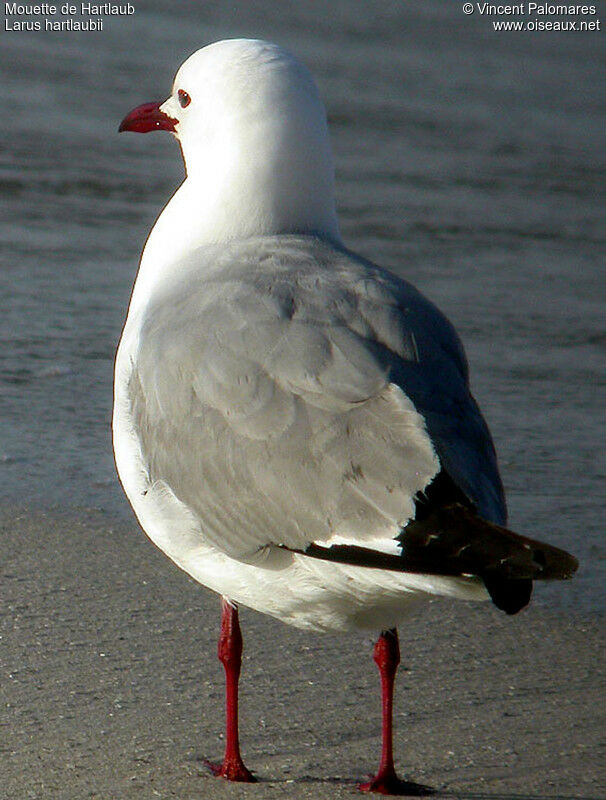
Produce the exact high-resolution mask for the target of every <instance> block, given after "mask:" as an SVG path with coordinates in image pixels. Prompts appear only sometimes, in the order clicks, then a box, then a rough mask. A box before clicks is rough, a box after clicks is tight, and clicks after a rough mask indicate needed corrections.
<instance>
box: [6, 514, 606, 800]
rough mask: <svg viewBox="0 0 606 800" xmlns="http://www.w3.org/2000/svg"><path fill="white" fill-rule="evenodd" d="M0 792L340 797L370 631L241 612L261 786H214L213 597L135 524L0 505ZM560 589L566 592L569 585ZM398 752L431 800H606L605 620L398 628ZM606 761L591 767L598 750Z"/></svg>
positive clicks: (431, 620)
mask: <svg viewBox="0 0 606 800" xmlns="http://www.w3.org/2000/svg"><path fill="white" fill-rule="evenodd" d="M0 520H1V525H2V535H1V537H0V542H1V552H0V565H1V574H2V587H3V588H2V594H3V602H2V606H1V619H0V621H1V634H2V641H1V642H0V659H1V667H2V672H1V674H2V682H1V691H2V698H1V700H2V719H1V722H2V732H3V733H2V737H1V739H0V797H2V798H11V800H12V799H13V798H18V799H19V800H21V798H44V799H45V800H50V799H51V798H61V799H62V800H63V799H65V800H71V798H74V799H75V798H78V799H80V798H102V800H122V799H124V800H128V799H129V798H141V799H143V798H157V797H160V798H180V800H189V798H192V800H193V798H217V799H218V800H220V799H221V798H260V799H261V800H272V798H282V797H287V798H319V799H320V800H321V799H322V798H345V797H355V796H357V793H356V783H357V782H358V781H361V780H364V779H365V778H366V777H367V775H368V774H370V773H371V772H372V771H373V769H374V768H375V767H376V765H377V761H378V756H379V747H380V709H379V685H378V674H377V671H376V667H375V665H374V663H373V662H372V658H371V652H372V638H371V637H370V636H365V635H363V634H362V635H356V636H340V637H332V636H316V635H313V634H308V633H304V632H300V631H297V630H295V629H292V628H289V627H287V626H285V625H281V624H280V623H279V622H276V621H273V620H270V619H268V618H264V617H262V616H260V615H258V614H256V613H254V612H251V611H247V610H245V609H243V610H242V612H241V622H242V628H243V634H244V646H245V657H244V664H243V674H242V681H241V706H242V708H241V738H242V747H243V753H244V757H245V760H246V763H247V765H248V766H249V768H250V769H252V770H253V771H254V772H255V774H256V775H257V777H258V779H259V783H257V784H256V785H249V786H243V785H230V784H227V783H225V782H224V781H222V780H219V779H216V778H213V777H211V776H210V774H209V772H208V771H207V769H206V767H205V765H204V762H203V759H204V758H210V759H215V760H220V758H221V756H222V735H221V734H222V728H223V676H222V668H221V665H220V664H219V662H218V661H217V659H216V637H217V633H218V623H219V603H218V598H216V597H215V596H214V595H212V594H211V593H210V592H208V591H207V590H205V589H203V588H201V587H199V586H198V585H196V584H195V583H194V582H193V581H191V580H190V579H189V578H188V577H187V576H186V575H185V574H184V573H182V572H180V571H179V570H178V569H177V568H176V567H175V566H174V565H172V564H171V563H170V562H169V561H168V560H167V559H166V557H165V556H163V555H162V554H161V553H159V552H158V551H157V550H156V549H155V548H154V547H153V545H152V544H151V543H150V542H149V541H148V540H147V539H146V537H145V536H144V535H143V534H142V533H141V532H140V531H139V530H138V528H137V525H136V523H135V522H134V520H133V521H132V522H130V521H128V520H126V521H125V520H121V519H116V518H113V519H112V518H111V517H110V515H108V514H104V513H102V512H100V511H91V510H87V509H82V510H81V511H78V512H73V511H71V512H70V513H69V514H68V513H62V512H60V511H57V510H54V511H49V512H46V513H42V512H39V511H36V512H35V513H32V512H31V511H28V510H23V509H21V510H19V509H14V508H5V509H3V511H2V513H1V515H0ZM567 588H568V587H567V586H566V585H564V586H562V587H561V591H562V592H566V590H567ZM400 642H401V649H402V667H401V670H400V673H399V676H398V683H397V687H396V688H397V695H396V719H395V725H396V734H395V754H396V760H397V764H398V766H399V768H400V770H401V772H402V773H404V774H406V776H407V777H408V778H409V779H411V780H414V781H418V782H420V783H423V784H427V785H429V786H432V787H434V788H435V789H437V790H438V797H458V798H475V800H480V799H483V798H486V799H488V798H490V800H498V798H509V799H510V800H511V799H513V798H526V799H530V798H532V799H533V800H538V798H560V799H561V798H568V797H570V798H600V797H604V796H605V795H606V780H605V775H604V770H603V767H602V768H601V762H600V758H599V744H600V735H601V733H602V727H603V726H602V720H603V713H602V708H603V698H604V692H603V688H604V682H603V678H602V676H601V673H602V666H603V658H604V647H603V645H604V619H603V616H602V615H600V614H599V613H598V612H590V611H586V612H583V613H580V612H578V611H576V610H575V609H574V608H573V609H572V610H571V609H569V608H567V607H566V608H564V609H563V608H560V607H557V606H556V607H554V606H553V605H551V606H550V605H549V604H547V603H546V602H545V601H544V600H543V601H542V600H541V593H540V591H539V596H538V599H537V602H536V603H534V604H533V606H531V607H530V608H529V609H527V610H526V611H525V612H523V613H521V614H519V615H517V616H516V617H514V618H508V617H506V616H505V615H503V614H501V613H500V612H498V611H496V609H494V608H493V607H492V606H490V605H488V604H483V605H474V606H472V605H468V604H463V603H451V602H447V601H435V602H432V603H429V604H428V605H427V606H426V607H425V608H424V610H423V611H422V612H421V613H419V614H417V615H416V616H415V617H414V618H411V619H410V621H409V623H408V625H406V626H402V627H401V629H400ZM602 763H603V762H602Z"/></svg>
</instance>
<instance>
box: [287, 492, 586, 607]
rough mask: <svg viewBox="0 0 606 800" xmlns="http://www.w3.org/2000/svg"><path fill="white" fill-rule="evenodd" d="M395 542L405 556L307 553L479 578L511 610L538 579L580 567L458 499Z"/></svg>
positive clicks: (315, 548)
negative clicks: (504, 526) (487, 519)
mask: <svg viewBox="0 0 606 800" xmlns="http://www.w3.org/2000/svg"><path fill="white" fill-rule="evenodd" d="M397 541H398V543H399V545H400V547H401V548H402V553H401V555H389V554H387V553H382V552H379V551H377V550H372V549H371V548H368V547H359V546H357V545H345V544H343V545H333V546H332V547H323V546H321V545H317V544H311V545H309V547H307V548H306V549H305V550H304V551H303V552H304V553H305V555H308V556H311V557H312V558H321V559H323V560H327V561H335V562H338V563H342V564H352V565H356V566H363V567H374V568H376V569H387V570H394V571H398V572H415V573H423V574H426V575H449V576H453V577H455V576H458V577H470V576H476V577H479V578H481V579H482V580H483V581H484V585H485V586H486V591H487V592H488V594H489V595H490V597H491V599H492V601H493V603H494V604H495V605H496V606H497V608H500V609H502V610H503V611H505V612H506V613H507V614H516V613H517V612H518V611H520V610H521V609H522V608H524V606H526V605H528V603H529V601H530V596H531V594H532V582H533V581H534V580H567V579H568V578H571V577H572V576H573V574H574V573H575V572H576V570H577V568H578V566H579V564H578V561H577V560H576V558H574V556H571V555H570V553H567V552H566V551H565V550H560V548H558V547H554V546H553V545H550V544H545V543H544V542H538V541H536V540H535V539H529V538H527V537H526V536H520V535H519V534H517V533H514V532H513V531H510V530H508V529H507V528H503V527H502V526H500V525H495V524H494V523H492V522H487V521H486V520H484V519H482V518H481V517H478V516H477V514H475V513H474V512H473V511H472V510H470V509H469V508H466V507H465V506H463V505H461V504H460V503H451V504H450V505H447V506H443V507H441V508H438V509H435V510H433V511H431V512H430V513H429V514H428V515H427V516H426V517H424V518H423V519H421V520H414V521H413V522H409V523H408V525H406V527H405V528H403V529H402V531H401V532H400V534H399V535H398V537H397Z"/></svg>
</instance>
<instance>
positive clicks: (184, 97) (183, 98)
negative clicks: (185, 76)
mask: <svg viewBox="0 0 606 800" xmlns="http://www.w3.org/2000/svg"><path fill="white" fill-rule="evenodd" d="M177 97H178V98H179V104H180V106H181V108H187V106H188V105H189V104H190V103H191V97H190V96H189V95H188V94H187V92H186V91H184V90H183V89H179V91H178V92H177Z"/></svg>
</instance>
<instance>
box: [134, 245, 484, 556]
mask: <svg viewBox="0 0 606 800" xmlns="http://www.w3.org/2000/svg"><path fill="white" fill-rule="evenodd" d="M267 247H269V246H268V245H267ZM310 247H311V251H310ZM262 256H263V257H262ZM222 258H223V260H224V261H225V260H228V261H229V267H228V268H226V267H225V266H223V268H222V269H217V270H216V271H215V272H214V274H213V275H211V276H210V277H207V278H206V279H205V280H199V281H192V280H190V281H189V282H188V283H187V284H183V285H182V286H175V287H174V288H173V289H171V291H170V292H169V293H168V294H165V295H163V296H162V297H159V298H158V300H157V302H155V303H152V304H150V306H149V308H148V311H147V315H146V319H145V321H144V324H143V326H142V330H141V338H140V346H139V352H138V355H137V359H136V363H135V366H134V369H133V374H132V377H131V381H130V385H129V391H130V395H131V403H132V407H133V413H134V417H135V419H136V425H137V429H138V435H139V439H140V442H141V449H142V453H143V455H144V459H145V461H146V464H147V469H148V474H149V480H150V482H152V483H153V482H158V481H160V482H163V483H165V484H167V485H168V486H169V487H170V489H171V490H172V492H173V493H174V494H175V495H176V496H177V498H178V499H179V500H180V501H181V502H183V503H185V504H186V505H187V506H188V507H189V508H190V509H191V510H192V511H193V512H194V513H195V514H196V515H197V517H198V518H199V520H200V522H201V526H202V528H203V530H204V533H205V536H206V537H207V538H208V540H209V541H211V542H212V543H213V544H214V545H215V546H216V547H218V548H220V549H221V550H223V551H224V552H226V553H228V554H229V555H231V556H232V557H235V558H240V559H247V558H250V557H252V556H253V554H254V553H256V552H257V551H258V550H260V549H262V548H264V547H265V546H267V545H268V544H283V545H285V546H287V547H292V548H297V549H303V548H305V547H306V546H307V545H309V544H310V543H311V542H314V541H315V542H323V543H334V542H339V541H348V542H359V543H366V544H372V545H374V546H377V543H380V542H381V541H383V540H386V541H390V540H393V539H394V537H395V536H397V534H398V532H399V530H400V529H401V527H402V526H403V525H405V524H407V522H408V521H409V520H410V519H412V518H413V517H414V501H415V496H416V495H417V493H419V492H422V491H423V490H424V489H425V488H426V487H427V486H428V484H429V483H430V482H431V480H432V479H433V478H434V477H435V475H436V474H437V473H438V472H439V471H440V469H441V468H447V469H448V470H449V473H451V477H452V478H453V479H454V480H455V482H457V484H458V485H460V487H461V488H462V490H463V491H465V492H466V493H468V495H469V496H470V499H472V501H473V502H475V503H476V504H478V505H479V506H482V505H485V506H486V508H487V509H488V511H489V513H491V514H492V517H493V518H497V521H498V513H492V511H491V509H490V508H489V506H490V502H491V500H490V491H488V492H484V494H485V495H486V497H487V498H488V500H486V499H485V497H484V494H482V492H483V490H480V493H478V490H477V488H476V487H477V486H478V485H481V484H482V479H481V478H482V476H483V475H487V476H488V477H487V478H486V480H485V482H486V483H487V484H488V485H489V487H493V486H494V485H496V486H497V491H496V494H497V495H498V487H499V486H500V483H499V482H498V474H496V467H495V466H494V462H492V463H491V461H490V457H491V453H492V458H493V459H494V454H493V451H492V450H491V448H492V444H491V442H490V437H489V436H488V433H487V431H486V429H485V425H484V423H483V420H482V418H481V416H480V415H479V412H478V411H477V408H476V407H475V404H474V403H473V400H472V399H471V398H470V397H469V392H468V389H467V383H466V375H465V367H464V359H463V360H461V359H462V356H461V353H460V345H459V344H458V340H457V339H456V336H455V338H454V340H451V336H452V335H454V334H452V333H451V331H450V329H449V327H448V323H446V322H445V321H444V320H443V317H441V315H439V312H437V311H435V309H433V307H432V306H431V305H430V304H428V303H427V301H425V300H424V299H423V298H422V297H421V296H420V295H418V293H416V292H415V290H414V289H412V287H409V286H408V285H407V284H404V283H402V282H400V281H397V279H395V278H393V277H392V276H390V275H389V274H388V273H382V272H380V271H373V270H374V268H371V267H370V266H369V265H366V264H364V263H362V262H360V261H359V260H356V259H354V258H352V257H351V256H349V255H348V254H346V253H344V252H341V251H336V250H334V249H333V248H331V247H330V246H328V245H322V244H321V243H316V244H314V245H313V246H311V245H310V244H309V243H308V242H305V241H301V242H297V241H296V240H295V241H293V242H290V244H289V247H288V248H286V249H285V248H284V244H283V243H282V242H280V243H279V244H278V243H277V244H276V245H275V247H274V249H273V250H271V248H270V252H269V253H267V252H266V253H265V254H260V253H259V252H253V253H251V252H248V251H245V252H238V251H237V250H236V251H235V252H234V251H233V250H232V251H231V252H230V253H227V254H224V255H223V256H222ZM432 326H433V332H432ZM442 326H446V327H444V328H443V329H442ZM436 331H437V333H436ZM442 339H443V341H442ZM439 395H442V399H439ZM486 437H488V438H487V441H486ZM432 438H435V442H432ZM461 441H462V442H463V445H462V446H461ZM457 448H460V450H461V454H458V453H457V452H456V451H457ZM467 451H469V452H467ZM484 462H486V463H484ZM495 474H496V481H495Z"/></svg>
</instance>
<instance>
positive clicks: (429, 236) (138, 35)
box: [0, 0, 606, 609]
mask: <svg viewBox="0 0 606 800" xmlns="http://www.w3.org/2000/svg"><path fill="white" fill-rule="evenodd" d="M3 5H4V4H3ZM133 5H134V7H135V13H134V14H133V15H130V16H114V17H111V16H106V17H105V18H104V25H103V30H102V31H98V32H80V33H78V32H70V31H63V32H45V31H41V32H28V31H14V30H11V31H7V30H6V24H4V25H3V27H4V28H5V30H3V31H2V48H1V52H0V105H1V108H2V112H1V115H0V119H1V123H0V124H1V126H2V131H3V135H2V141H1V143H0V185H1V187H2V194H1V200H0V202H1V207H2V215H1V219H0V241H1V250H2V256H1V259H2V263H1V271H0V336H1V347H0V425H1V426H2V433H1V436H0V503H3V504H4V506H5V507H11V508H14V507H20V508H22V509H23V510H25V511H26V512H27V510H28V509H34V508H36V509H40V508H41V509H44V510H46V511H48V513H61V514H62V515H67V516H68V517H71V518H73V519H76V518H79V517H82V516H84V515H86V513H87V510H92V509H95V510H97V511H98V510H100V511H101V512H103V513H105V514H106V515H107V518H108V519H109V520H111V519H116V518H119V519H121V520H129V519H131V512H130V509H129V507H128V505H127V502H126V500H125V498H124V496H123V494H122V491H121V488H120V486H119V484H118V481H117V478H116V475H115V471H114V466H113V458H112V450H111V432H110V420H111V404H112V367H113V358H114V353H115V349H116V346H117V343H118V340H119V336H120V331H121V326H122V323H123V321H124V317H125V314H126V309H127V305H128V300H129V295H130V290H131V287H132V283H133V280H134V278H135V274H136V267H137V261H138V257H139V254H140V252H141V249H142V246H143V244H144V241H145V238H146V236H147V233H148V232H149V229H150V228H151V226H152V224H153V222H154V220H155V218H156V217H157V215H158V214H159V212H160V210H161V208H162V207H163V205H164V204H165V203H166V202H167V200H168V199H169V198H170V196H171V194H172V193H173V192H174V190H175V188H176V187H177V186H178V184H179V182H180V181H181V180H182V177H183V168H182V163H181V159H180V154H179V151H178V147H177V145H176V143H175V142H174V140H173V139H172V137H170V136H166V135H160V134H157V135H155V134H154V135H151V136H130V135H127V134H124V135H120V136H119V135H118V133H117V128H118V124H119V122H120V120H121V119H122V117H123V116H124V115H125V113H126V112H127V111H129V110H130V109H131V108H132V107H133V106H135V105H138V104H139V103H141V102H144V101H149V100H155V99H162V98H164V97H165V96H166V95H167V94H168V93H169V91H170V87H171V83H172V78H173V75H174V73H175V71H176V69H177V68H178V67H179V65H180V64H181V63H182V62H183V61H184V60H185V58H186V57H187V56H188V55H189V54H190V53H191V52H193V51H194V50H196V49H198V48H199V47H201V46H203V45H205V44H208V43H210V42H212V41H215V40H217V39H221V38H233V37H239V36H245V37H256V38H257V37H258V38H267V39H271V40H274V41H276V42H278V43H280V44H282V45H285V46H287V47H289V48H290V49H291V50H293V51H294V52H295V53H296V54H297V55H298V56H299V57H300V58H301V59H302V60H303V61H304V62H305V63H306V64H307V65H308V67H309V68H310V69H311V71H312V72H313V73H314V75H315V77H316V80H317V82H318V84H319V87H320V91H321V94H322V96H323V98H324V100H325V103H326V107H327V112H328V117H329V122H330V126H331V133H332V141H333V148H334V153H335V161H336V173H337V194H338V205H339V210H340V219H341V229H342V234H343V238H344V241H345V243H346V244H347V245H348V246H349V247H350V248H352V249H353V250H356V251H358V252H360V253H361V254H363V255H364V256H366V257H368V258H370V259H372V260H374V261H376V262H378V263H379V264H381V265H382V266H385V267H388V268H390V269H392V270H393V271H395V272H397V273H398V274H400V275H402V276H405V277H406V278H407V279H408V280H410V281H412V282H413V283H415V284H416V285H417V286H418V287H419V288H420V289H421V290H422V291H423V292H424V293H425V294H427V295H428V296H429V297H430V298H431V299H432V300H433V301H434V302H436V303H437V304H438V306H439V307H440V308H441V309H442V310H443V311H444V312H445V313H446V314H447V316H449V317H450V319H451V320H452V321H453V323H454V324H455V326H456V327H457V328H458V330H459V333H460V335H461V337H462V339H463V341H464V344H465V346H466V348H467V353H468V357H469V360H470V363H471V370H472V383H473V389H474V393H475V395H476V397H477V399H478V401H479V403H480V406H481V407H482V409H483V411H484V413H485V416H486V417H487V420H488V422H489V425H490V427H491V429H492V432H493V435H494V438H495V442H496V446H497V450H498V453H499V458H500V464H501V469H502V473H503V478H504V482H505V486H506V490H507V495H508V501H509V508H510V522H511V527H512V528H513V529H515V530H519V531H520V532H522V533H526V534H527V535H530V536H534V537H536V538H545V539H547V540H549V541H551V542H553V543H555V544H559V545H561V546H563V547H566V548H567V549H570V550H571V551H572V552H574V553H575V554H576V555H577V556H579V557H580V559H581V563H582V567H581V572H580V574H579V575H578V577H577V578H576V579H575V580H574V581H573V583H572V584H571V585H570V586H569V587H565V588H566V590H565V591H562V588H561V587H559V588H558V590H557V591H553V590H551V589H548V590H547V591H544V592H541V593H540V595H539V602H540V603H547V602H550V603H557V604H562V605H567V604H570V603H573V602H574V603H577V604H581V605H582V606H583V607H584V608H586V609H591V608H594V607H596V606H597V605H598V604H599V602H600V600H601V599H603V589H601V584H603V577H604V550H603V546H602V544H601V540H603V534H602V528H603V508H604V492H603V486H604V477H605V472H606V469H605V463H604V442H605V440H606V423H605V419H604V400H603V393H602V394H601V395H600V390H602V391H603V388H604V363H605V362H604V355H605V349H606V332H605V330H604V300H605V294H606V291H605V284H606V280H605V273H604V263H603V255H604V249H603V243H604V217H603V212H604V199H605V198H604V153H605V150H606V148H605V147H604V144H605V142H604V130H606V119H605V116H606V115H605V106H606V103H605V100H606V95H605V88H604V87H605V85H606V83H605V81H604V52H605V51H604V47H603V32H601V31H599V32H594V33H588V32H566V33H555V32H522V33H520V32H500V33H497V32H494V31H493V29H492V21H491V19H490V18H489V17H486V16H481V15H480V14H479V13H478V12H477V11H476V13H474V14H472V15H469V16H466V15H465V14H463V12H462V8H461V4H460V3H458V2H449V3H445V2H443V0H424V2H423V3H409V2H391V1H390V0H384V1H383V2H381V3H379V4H372V6H371V4H369V3H364V2H357V1H356V0H351V1H350V2H345V1H344V0H343V1H341V2H335V0H318V1H317V2H298V3H291V2H280V3H278V2H270V1H269V0H257V2H255V3H254V4H253V3H245V2H233V3H232V2H226V0H215V2H210V1H209V2H201V3H175V2H172V1H169V0H146V2H134V3H133ZM13 19H14V18H13ZM27 19H30V20H31V19H35V18H27ZM73 19H76V20H84V19H86V18H83V17H79V16H76V17H73ZM7 21H9V18H5V20H3V23H5V22H7ZM134 528H135V523H134V520H133V529H134ZM134 535H135V534H134ZM124 546H125V547H128V542H127V541H125V542H124Z"/></svg>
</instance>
